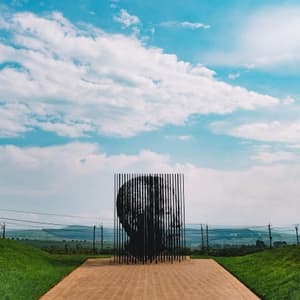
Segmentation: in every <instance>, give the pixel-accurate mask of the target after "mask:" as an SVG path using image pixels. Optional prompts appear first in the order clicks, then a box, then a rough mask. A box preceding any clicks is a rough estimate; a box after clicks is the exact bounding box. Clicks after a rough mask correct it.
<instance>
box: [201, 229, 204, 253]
mask: <svg viewBox="0 0 300 300" xmlns="http://www.w3.org/2000/svg"><path fill="white" fill-rule="evenodd" d="M201 241H202V243H201V250H202V251H203V250H204V233H203V226H202V224H201Z"/></svg>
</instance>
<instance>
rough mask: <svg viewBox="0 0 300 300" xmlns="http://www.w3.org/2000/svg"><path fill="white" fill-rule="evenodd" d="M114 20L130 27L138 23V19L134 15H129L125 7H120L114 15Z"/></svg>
mask: <svg viewBox="0 0 300 300" xmlns="http://www.w3.org/2000/svg"><path fill="white" fill-rule="evenodd" d="M114 20H115V21H116V22H119V23H121V24H122V25H123V26H124V27H130V26H132V25H137V24H138V23H140V19H139V18H138V17H137V16H135V15H130V14H129V13H128V12H127V11H126V10H125V9H121V10H120V13H119V14H118V15H117V16H115V17H114Z"/></svg>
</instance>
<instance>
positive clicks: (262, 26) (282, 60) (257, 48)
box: [205, 5, 300, 72]
mask: <svg viewBox="0 0 300 300" xmlns="http://www.w3.org/2000/svg"><path fill="white" fill-rule="evenodd" d="M238 22H239V23H238V24H237V26H235V27H234V28H235V29H234V32H232V35H233V39H232V40H231V44H232V48H231V49H230V50H228V51H226V52H222V51H219V50H216V51H215V52H213V51H211V52H210V53H208V54H207V55H206V59H205V61H206V62H208V63H211V64H213V65H227V66H244V67H248V68H259V69H265V70H267V69H272V70H273V71H274V70H276V69H278V68H279V69H281V70H284V72H288V71H291V70H292V71H294V72H298V71H299V70H298V67H297V66H298V64H299V62H300V36H299V30H300V6H299V5H297V6H287V5H279V6H275V7H270V6H267V7H265V8H261V9H259V10H257V11H255V12H254V13H253V14H251V15H248V16H244V17H243V19H242V20H241V19H239V20H238Z"/></svg>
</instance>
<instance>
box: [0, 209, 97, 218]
mask: <svg viewBox="0 0 300 300" xmlns="http://www.w3.org/2000/svg"><path fill="white" fill-rule="evenodd" d="M0 211H7V212H15V213H25V214H35V215H44V216H56V217H67V218H80V219H90V220H99V219H100V218H98V217H84V216H75V215H67V214H54V213H43V212H35V211H25V210H16V209H6V208H0Z"/></svg>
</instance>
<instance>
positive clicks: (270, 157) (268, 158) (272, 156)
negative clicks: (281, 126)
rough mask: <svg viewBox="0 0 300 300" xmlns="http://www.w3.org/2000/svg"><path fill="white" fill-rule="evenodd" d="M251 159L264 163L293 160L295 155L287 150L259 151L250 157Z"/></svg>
mask: <svg viewBox="0 0 300 300" xmlns="http://www.w3.org/2000/svg"><path fill="white" fill-rule="evenodd" d="M251 158H252V159H254V160H256V161H258V162H261V163H266V164H272V163H278V162H285V161H295V160H296V159H297V158H298V157H297V155H295V154H293V153H291V152H287V151H276V152H259V153H257V154H255V155H253V156H252V157H251Z"/></svg>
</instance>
